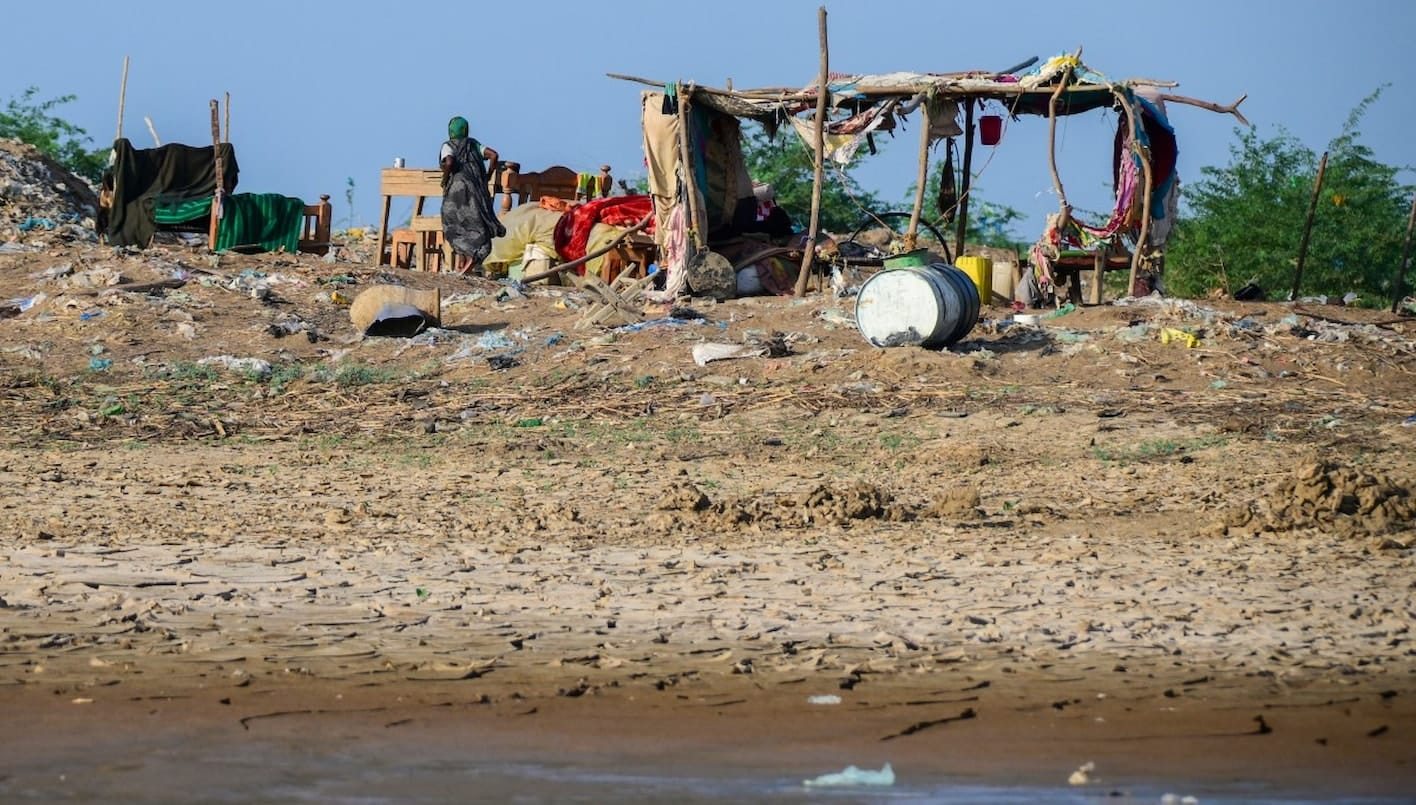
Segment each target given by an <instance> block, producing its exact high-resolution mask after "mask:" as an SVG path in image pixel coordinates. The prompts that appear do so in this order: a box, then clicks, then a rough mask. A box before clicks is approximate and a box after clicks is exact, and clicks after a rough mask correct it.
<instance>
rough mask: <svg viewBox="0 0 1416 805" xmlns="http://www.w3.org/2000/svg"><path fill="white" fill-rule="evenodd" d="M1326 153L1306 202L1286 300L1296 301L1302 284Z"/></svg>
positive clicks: (1316, 211) (1325, 162)
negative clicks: (1305, 214)
mask: <svg viewBox="0 0 1416 805" xmlns="http://www.w3.org/2000/svg"><path fill="white" fill-rule="evenodd" d="M1327 159H1328V152H1326V151H1324V152H1323V158H1322V159H1321V160H1320V161H1319V162H1318V178H1317V179H1316V180H1315V181H1314V182H1313V198H1312V200H1311V201H1309V202H1308V217H1307V219H1305V220H1304V221H1303V239H1302V240H1301V241H1300V242H1299V243H1298V264H1297V265H1295V266H1294V267H1293V290H1292V291H1290V292H1289V294H1288V299H1289V300H1290V301H1296V300H1297V299H1298V286H1299V285H1301V284H1302V282H1303V264H1304V263H1306V262H1307V261H1308V238H1309V237H1310V236H1311V235H1312V234H1313V218H1314V217H1315V216H1316V215H1317V214H1318V196H1319V195H1320V194H1321V193H1322V192H1323V175H1324V174H1326V173H1327Z"/></svg>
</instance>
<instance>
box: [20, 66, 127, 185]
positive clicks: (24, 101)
mask: <svg viewBox="0 0 1416 805" xmlns="http://www.w3.org/2000/svg"><path fill="white" fill-rule="evenodd" d="M38 95H39V88H38V87H30V88H29V89H26V90H25V91H24V92H22V93H21V94H20V97H18V98H14V97H12V98H10V100H9V101H8V102H7V103H6V104H5V108H4V109H3V110H0V137H9V138H12V139H16V140H19V141H20V142H23V143H29V144H30V145H32V146H34V147H35V148H38V149H39V150H40V151H42V152H43V153H44V154H46V155H47V156H49V157H50V158H51V159H53V160H54V161H56V162H58V163H59V164H60V165H63V166H64V167H65V168H67V169H68V170H69V172H70V173H73V174H76V175H78V176H82V177H84V178H85V179H88V180H89V181H92V182H97V181H98V180H99V178H100V177H101V176H102V175H103V169H104V167H106V166H107V163H108V150H107V149H103V150H101V151H89V150H88V149H87V148H86V147H85V144H86V143H88V142H90V138H89V137H88V136H87V132H85V131H84V130H83V129H81V128H79V127H78V126H75V125H74V124H73V123H70V122H69V121H67V120H64V119H63V118H59V117H55V116H54V114H53V110H55V109H56V108H58V107H60V106H63V105H64V104H66V103H71V102H72V101H73V100H74V96H73V95H63V96H60V97H58V98H51V99H49V100H47V101H41V100H37V96H38Z"/></svg>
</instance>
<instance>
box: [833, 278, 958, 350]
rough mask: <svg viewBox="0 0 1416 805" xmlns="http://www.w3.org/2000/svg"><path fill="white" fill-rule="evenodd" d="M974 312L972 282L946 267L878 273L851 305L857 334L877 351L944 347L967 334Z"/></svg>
mask: <svg viewBox="0 0 1416 805" xmlns="http://www.w3.org/2000/svg"><path fill="white" fill-rule="evenodd" d="M978 313H979V298H978V289H977V288H975V287H974V284H973V280H971V279H969V277H968V276H967V275H965V274H964V273H963V272H962V271H960V270H958V269H957V268H954V267H953V266H950V265H947V264H944V263H935V264H934V265H930V266H909V267H901V268H888V269H885V270H883V271H880V272H877V273H876V274H875V275H874V276H872V277H871V278H870V279H868V280H866V281H865V284H864V285H862V286H861V288H860V293H859V294H858V295H857V296H856V306H855V317H856V326H857V327H859V328H860V334H861V335H862V336H864V337H865V340H866V341H869V342H870V343H871V344H873V345H875V346H877V347H894V346H901V345H907V344H918V345H920V346H923V347H935V348H937V347H947V346H949V345H950V344H953V343H955V342H957V341H958V340H959V339H961V338H963V337H964V336H965V335H968V333H969V331H970V330H972V329H973V326H974V323H975V322H977V321H978Z"/></svg>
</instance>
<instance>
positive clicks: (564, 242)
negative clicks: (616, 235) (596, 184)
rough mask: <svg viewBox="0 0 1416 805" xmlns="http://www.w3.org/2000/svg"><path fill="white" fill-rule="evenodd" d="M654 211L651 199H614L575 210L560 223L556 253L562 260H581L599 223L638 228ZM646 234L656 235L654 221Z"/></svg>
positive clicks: (597, 200)
mask: <svg viewBox="0 0 1416 805" xmlns="http://www.w3.org/2000/svg"><path fill="white" fill-rule="evenodd" d="M653 209H654V202H653V201H652V200H650V198H649V197H648V196H611V197H609V198H601V199H596V200H595V201H590V202H587V203H585V204H581V205H579V206H577V207H574V208H572V209H571V210H570V211H569V212H567V213H566V214H564V215H562V216H561V219H560V222H559V223H557V224H556V236H555V237H556V252H558V253H559V254H560V256H561V259H562V260H565V261H570V260H579V259H580V258H582V257H584V256H585V246H586V244H588V243H589V242H590V230H591V229H593V228H594V227H595V224H609V225H611V226H634V225H635V224H637V223H639V222H640V221H641V220H643V218H644V216H646V215H648V214H649V213H650V212H652V211H653ZM644 231H645V232H653V231H654V222H653V221H650V222H649V226H648V227H647V228H645V229H644Z"/></svg>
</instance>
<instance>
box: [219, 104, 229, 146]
mask: <svg viewBox="0 0 1416 805" xmlns="http://www.w3.org/2000/svg"><path fill="white" fill-rule="evenodd" d="M225 104H226V107H225V110H224V111H223V112H222V114H223V115H225V117H226V125H225V127H224V129H223V130H224V131H225V134H222V135H221V141H222V142H226V143H229V142H231V93H229V92H228V93H226V100H225Z"/></svg>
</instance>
